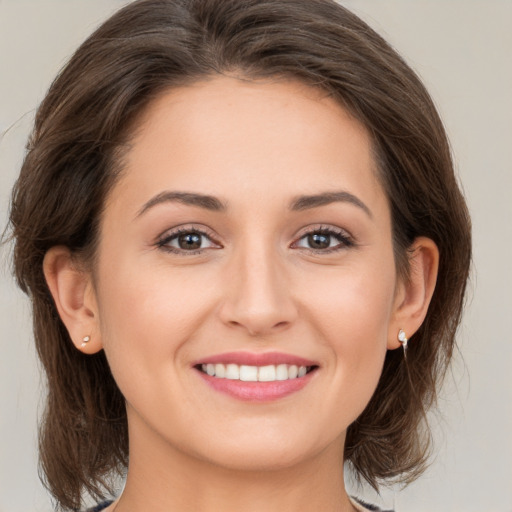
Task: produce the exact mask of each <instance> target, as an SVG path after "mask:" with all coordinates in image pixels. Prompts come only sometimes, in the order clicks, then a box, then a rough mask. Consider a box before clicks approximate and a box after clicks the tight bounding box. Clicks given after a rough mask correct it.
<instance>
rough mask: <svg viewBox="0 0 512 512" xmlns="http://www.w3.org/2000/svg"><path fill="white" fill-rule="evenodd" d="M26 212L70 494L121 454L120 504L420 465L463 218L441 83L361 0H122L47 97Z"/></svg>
mask: <svg viewBox="0 0 512 512" xmlns="http://www.w3.org/2000/svg"><path fill="white" fill-rule="evenodd" d="M11 224H12V228H13V237H14V239H15V242H16V246H15V269H16V276H17V279H18V282H19V284H20V286H21V287H22V289H23V290H25V291H26V292H28V293H29V294H30V296H31V298H32V301H33V309H34V324H35V337H36V343H37V346H38V351H39V355H40V357H41V360H42V363H43V365H44V368H45V370H46V373H47V376H48V403H47V410H46V414H45V417H44V421H43V424H42V428H41V451H40V453H41V464H42V468H43V469H44V472H45V475H46V481H47V484H48V486H49V488H50V490H51V491H52V493H53V495H54V496H55V498H56V499H57V501H58V503H59V504H60V506H61V507H62V508H63V509H71V510H72V509H77V508H78V507H79V506H80V505H81V502H82V495H83V492H84V491H87V492H89V493H90V494H92V495H93V496H96V497H97V498H100V499H102V498H103V496H104V493H105V488H108V478H109V477H110V476H111V475H112V474H113V473H115V472H116V471H117V472H120V473H123V472H124V471H125V470H126V469H127V474H126V485H125V488H124V491H123V493H122V495H121V496H120V497H119V498H118V499H117V500H116V501H115V502H113V503H111V504H110V503H108V502H107V503H104V504H102V505H100V506H99V507H101V509H102V510H106V511H108V512H112V511H113V510H115V511H116V512H125V511H138V510H154V511H159V510H166V511H167V510H205V511H207V510H231V509H233V510H235V509H236V510H239V509H241V508H243V509H248V510H266V511H272V510H277V509H278V508H279V510H291V509H292V508H293V509H296V508H297V507H301V508H302V509H307V510H326V511H330V510H332V511H348V510H366V509H367V508H368V507H365V506H364V505H362V504H361V503H359V502H357V501H355V500H354V499H352V498H350V497H349V496H348V495H347V493H346V491H345V489H344V487H343V484H342V482H343V476H344V474H343V464H342V462H343V461H346V462H348V463H349V465H351V466H352V468H353V470H354V472H355V474H356V475H358V476H359V477H360V478H362V479H364V480H366V481H368V482H369V483H370V484H372V485H373V486H374V487H377V486H378V484H379V483H380V482H382V481H390V480H399V481H402V482H409V481H411V480H413V479H414V478H416V477H417V476H418V475H419V474H420V473H421V470H422V469H423V467H424V465H425V463H426V456H427V448H428V434H426V431H425V428H424V425H423V420H424V417H425V412H426V410H427V409H428V408H429V407H430V406H431V405H432V403H433V401H434V399H435V390H436V385H437V383H438V382H439V381H440V379H441V378H442V376H443V373H444V371H445V370H446V366H447V364H448V362H449V359H450V356H451V352H452V349H453V344H454V335H455V330H456V328H457V325H458V323H459V320H460V314H461V309H462V300H463V296H464V291H465V284H466V279H467V274H468V267H469V261H470V229H469V220H468V216H467V210H466V207H465V204H464V200H463V198H462V196H461V194H460V191H459V189H458V186H457V183H456V180H455V178H454V174H453V168H452V163H451V158H450V152H449V145H448V142H447V139H446V135H445V133H444V130H443V127H442V124H441V122H440V120H439V117H438V115H437V113H436V111H435V108H434V106H433V105H432V102H431V100H430V98H429V96H428V94H427V92H426V91H425V89H424V87H423V85H422V84H421V82H420V81H419V80H418V78H417V77H416V76H415V75H414V73H413V72H412V71H411V70H410V68H409V67H408V66H407V65H406V64H405V63H404V62H403V61H402V60H401V59H400V57H399V56H398V55H397V54H396V53H395V52H394V51H393V50H392V49H391V48H390V47H389V46H388V45H387V44H386V43H385V42H384V41H383V40H382V39H381V38H380V37H379V36H378V35H377V34H375V33H374V32H373V31H372V30H371V29H370V28H369V27H368V26H367V25H365V24H364V23H363V22H362V21H361V20H359V19H358V18H357V17H355V16H354V15H353V14H351V13H350V12H348V11H347V10H346V9H344V8H342V7H340V6H339V5H337V4H336V3H334V2H331V1H329V0H319V1H310V0H279V1H268V2H267V1H256V0H244V1H235V0H232V1H231V0H228V1H226V0H222V1H221V0H181V1H177V0H174V1H171V0H146V1H141V2H134V3H132V4H130V5H128V6H127V7H126V8H124V9H122V10H121V11H119V12H118V13H117V14H115V15H114V16H113V17H112V18H111V19H110V20H108V21H107V22H106V23H105V24H104V25H103V26H102V27H100V28H99V29H98V30H97V31H96V32H95V33H94V34H93V35H92V36H91V37H90V38H89V39H88V40H87V41H86V42H85V43H84V44H83V45H82V46H81V47H80V48H79V49H78V51H77V52H76V54H75V55H74V57H73V58H72V59H71V61H70V62H69V64H68V65H67V66H66V67H65V69H64V70H63V72H62V73H61V74H60V75H59V77H58V78H57V79H56V81H55V82H54V84H53V85H52V87H51V89H50V91H49V92H48V95H47V97H46V99H45V100H44V101H43V103H42V105H41V107H40V109H39V111H38V114H37V118H36V126H35V129H34V133H33V136H32V138H31V141H30V144H29V151H28V153H27V156H26V159H25V162H24V164H23V168H22V171H21V174H20V178H19V181H18V183H17V185H16V187H15V190H14V193H13V203H12V212H11ZM399 348H402V350H397V349H399ZM362 507H363V508H362ZM369 509H370V510H372V508H369Z"/></svg>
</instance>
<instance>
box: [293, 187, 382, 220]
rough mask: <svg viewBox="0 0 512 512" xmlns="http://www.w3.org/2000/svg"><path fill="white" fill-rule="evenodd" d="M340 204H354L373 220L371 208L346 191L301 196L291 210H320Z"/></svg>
mask: <svg viewBox="0 0 512 512" xmlns="http://www.w3.org/2000/svg"><path fill="white" fill-rule="evenodd" d="M338 202H340V203H350V204H353V205H354V206H357V207H358V208H360V209H361V210H363V211H364V212H365V213H366V215H368V217H370V219H373V215H372V212H371V210H370V208H368V206H366V205H365V204H364V203H363V201H361V199H359V198H358V197H356V196H355V195H353V194H351V193H350V192H346V191H344V190H341V191H337V192H324V193H321V194H314V195H310V196H299V197H297V198H295V199H294V200H293V201H292V202H291V205H290V209H291V210H292V211H302V210H309V209H310V208H318V207H320V206H325V205H328V204H331V203H338Z"/></svg>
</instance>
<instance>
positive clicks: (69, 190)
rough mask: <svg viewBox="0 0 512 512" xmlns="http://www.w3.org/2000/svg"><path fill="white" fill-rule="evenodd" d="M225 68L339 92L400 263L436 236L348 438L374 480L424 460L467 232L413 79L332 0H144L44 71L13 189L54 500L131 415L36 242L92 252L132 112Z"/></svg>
mask: <svg viewBox="0 0 512 512" xmlns="http://www.w3.org/2000/svg"><path fill="white" fill-rule="evenodd" d="M233 72H234V73H236V74H237V75H238V76H243V77H244V78H246V79H258V78H265V77H285V78H293V79H295V80H299V81H302V82H304V83H305V84H308V85H310V86H312V87H318V88H321V89H322V90H324V91H325V92H326V93H328V94H329V95H331V96H332V97H333V98H334V99H336V100H337V101H339V103H340V104H341V105H342V106H343V107H344V108H346V109H347V110H348V111H349V112H350V113H351V114H352V115H353V116H354V117H355V118H357V119H358V120H359V121H360V122H362V123H363V124H364V126H365V127H366V129H367V130H368V132H369V134H370V137H371V140H372V143H373V151H374V155H375V160H376V163H377V164H378V165H377V167H378V175H379V178H380V180H381V183H382V185H383V188H384V190H385V192H386V194H387V197H388V200H389V204H390V208H391V215H392V228H393V242H394V253H395V260H396V266H397V270H398V273H399V275H400V276H402V277H403V278H405V279H406V278H407V275H408V253H407V249H408V247H410V245H411V243H412V242H413V240H414V239H415V238H416V237H419V236H426V237H428V238H431V239H432V240H433V241H434V242H435V243H436V244H437V246H438V248H439V251H440V264H439V274H438V282H437V286H436V289H435V292H434V296H433V298H432V302H431V304H430V308H429V310H428V314H427V317H426V319H425V321H424V323H423V325H422V326H421V328H420V329H419V331H418V332H417V333H416V334H415V335H414V338H413V340H412V342H411V343H410V345H409V350H408V357H407V361H405V360H404V358H403V355H402V353H401V351H398V350H396V351H389V352H388V353H387V356H386V359H385V364H384V369H383V373H382V376H381V379H380V382H379V384H378V387H377V389H376V391H375V394H374V395H373V397H372V399H371V401H370V403H369V404H368V406H367V407H366V409H365V410H364V412H363V413H362V414H361V415H360V417H359V418H358V419H357V420H356V421H355V422H354V423H353V424H352V425H351V426H350V427H349V429H348V433H347V438H346V446H345V453H344V460H346V461H349V462H350V463H351V465H352V466H353V468H354V469H355V471H356V473H357V474H358V475H359V476H360V477H362V478H363V479H365V480H367V481H368V482H369V483H370V484H372V485H373V486H374V487H376V486H377V485H378V483H379V482H380V481H382V480H389V479H396V478H398V479H400V480H401V481H404V482H408V481H410V480H412V479H414V478H415V477H416V476H417V475H418V474H419V473H420V472H421V470H422V469H423V467H424V465H425V461H426V456H427V446H428V443H429V434H428V428H425V421H424V420H425V413H426V410H427V409H428V408H429V407H430V406H431V405H432V404H433V402H434V401H435V397H436V388H437V386H438V384H439V382H440V380H441V379H442V377H443V375H444V374H445V371H446V368H447V364H448V362H449V360H450V357H451V355H452V351H453V347H454V337H455V332H456V329H457V326H458V324H459V322H460V317H461V311H462V305H463V298H464V293H465V287H466V281H467V277H468V270H469V265H470V259H471V240H470V238H471V236H470V224H469V217H468V212H467V209H466V205H465V202H464V199H463V197H462V195H461V192H460V190H459V187H458V184H457V180H456V178H455V176H454V171H453V165H452V160H451V154H450V147H449V143H448V140H447V137H446V134H445V131H444V128H443V125H442V123H441V121H440V119H439V116H438V114H437V112H436V109H435V107H434V105H433V102H432V100H431V98H430V97H429V95H428V93H427V91H426V90H425V88H424V86H423V85H422V83H421V81H420V80H419V79H418V77H417V76H416V74H415V73H414V72H413V71H412V70H411V68H410V67H409V66H408V65H407V64H406V63H405V62H404V61H403V60H402V58H401V57H400V56H399V55H398V54H397V53H396V52H395V51H394V50H393V49H392V48H391V47H390V45H389V44H387V43H386V42H385V41H384V40H383V39H382V38H381V37H380V36H379V35H378V34H376V33H375V32H374V31H373V30H372V29H371V28H370V27H369V26H368V25H367V24H365V23H364V22H363V21H361V20H360V19H359V18H358V17H356V16H355V15H354V14H352V13H351V12H349V11H348V10H347V9H345V8H343V7H342V6H340V5H338V4H337V3H336V2H334V1H333V0H140V1H136V2H133V3H130V4H129V5H127V6H126V7H124V8H123V9H121V10H120V11H118V12H117V13H116V14H115V15H113V16H112V17H111V18H110V19H109V20H107V21H106V22H105V23H104V24H103V25H102V26H101V27H100V28H99V29H97V30H96V31H95V32H94V33H93V34H92V35H91V36H90V37H89V38H88V39H87V40H86V41H85V42H84V43H83V44H82V45H81V46H80V48H79V49H78V50H77V51H76V53H75V54H74V55H73V57H72V58H71V60H70V61H69V63H68V64H67V65H66V66H65V68H64V69H63V70H62V72H61V73H60V74H59V76H58V77H57V78H56V80H55V81H54V83H53V84H52V86H51V88H50V90H49V91H48V94H47V96H46V98H45V99H44V101H43V102H42V104H41V106H40V108H39V110H38V112H37V116H36V121H35V127H34V130H33V133H32V135H31V138H30V140H29V143H28V151H27V154H26V157H25V160H24V163H23V167H22V169H21V174H20V176H19V179H18V181H17V183H16V185H15V188H14V191H13V196H12V209H11V217H10V222H11V227H12V234H13V239H14V240H15V249H14V267H15V275H16V278H17V281H18V283H19V285H20V287H21V288H22V289H23V290H24V291H25V292H26V293H28V294H29V296H30V298H31V300H32V305H33V318H34V333H35V341H36V344H37V349H38V353H39V356H40V359H41V361H42V364H43V367H44V370H45V372H46V376H47V387H48V395H47V406H46V411H45V414H44V417H43V419H42V423H41V425H40V461H41V467H42V469H43V472H44V474H45V482H46V484H47V486H48V487H49V489H50V491H51V492H52V493H53V495H54V496H55V498H56V499H57V501H58V503H60V506H61V507H62V508H64V509H76V508H78V507H79V505H80V503H81V496H82V492H83V491H84V490H86V491H88V492H89V493H92V494H93V495H97V496H101V495H102V494H103V493H104V491H105V488H106V487H107V488H108V485H107V483H108V480H107V479H106V478H107V477H108V475H110V474H112V473H113V472H115V471H123V469H124V468H125V467H126V464H127V458H128V440H127V423H126V412H125V407H124V399H123V397H122V395H121V393H120V391H119V389H118V388H117V386H116V383H115V381H114V379H113V377H112V375H111V372H110V369H109V366H108V363H107V360H106V358H105V356H104V354H103V353H102V352H101V353H99V354H96V355H94V356H85V355H83V354H82V353H81V352H79V351H77V350H76V349H75V347H74V346H73V344H72V343H71V340H70V338H69V335H68V333H67V331H66V328H65V327H64V325H63V323H62V322H61V320H60V319H59V315H58V314H57V310H56V307H55V304H54V302H53V300H52V297H51V294H50V292H49V289H48V287H47V284H46V282H45V278H44V275H43V269H42V262H43V258H44V255H45V253H46V252H47V251H48V249H49V248H51V247H52V246H55V245H65V246H67V247H69V248H70V249H71V251H72V252H73V253H75V254H76V255H77V257H79V258H81V260H82V261H85V262H89V263H91V264H92V263H93V261H94V254H95V247H96V242H97V238H98V224H99V218H100V216H101V212H102V207H103V205H104V203H105V198H106V196H107V194H108V193H109V190H110V189H111V188H112V186H113V185H114V183H115V182H116V178H117V176H118V175H119V171H120V169H121V168H122V160H123V159H122V155H123V151H124V150H123V148H124V146H125V143H126V142H127V141H128V140H129V138H130V135H131V133H132V129H133V127H134V123H135V122H136V119H137V117H138V116H139V115H140V114H141V113H142V112H143V111H144V108H145V107H146V106H147V105H148V104H149V102H151V101H152V100H153V99H154V98H156V97H157V96H158V95H159V94H161V93H162V92H163V91H166V90H169V89H171V88H172V87H176V86H182V85H186V84H188V83H192V82H194V81H196V80H199V79H201V78H205V77H208V76H212V75H217V74H222V73H233ZM340 455H341V454H340ZM340 461H341V457H340Z"/></svg>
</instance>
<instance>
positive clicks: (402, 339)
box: [398, 329, 408, 356]
mask: <svg viewBox="0 0 512 512" xmlns="http://www.w3.org/2000/svg"><path fill="white" fill-rule="evenodd" d="M398 341H399V342H400V343H401V344H402V347H403V349H404V356H405V355H406V350H407V341H408V340H407V336H406V335H405V332H404V330H403V329H400V330H399V331H398Z"/></svg>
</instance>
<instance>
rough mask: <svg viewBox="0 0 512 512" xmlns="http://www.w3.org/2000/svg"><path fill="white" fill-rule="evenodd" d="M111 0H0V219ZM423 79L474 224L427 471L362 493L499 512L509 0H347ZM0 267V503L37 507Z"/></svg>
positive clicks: (25, 368) (41, 496)
mask: <svg viewBox="0 0 512 512" xmlns="http://www.w3.org/2000/svg"><path fill="white" fill-rule="evenodd" d="M123 3H125V2H123V1H122V0H73V1H71V0H0V132H1V134H2V136H1V139H0V226H2V227H3V226H4V225H5V219H6V215H7V209H8V202H9V190H10V188H11V186H12V184H13V182H14V180H15V178H16V174H17V171H18V169H19V165H20V162H21V159H22V156H23V151H24V145H25V140H26V137H27V134H28V130H29V129H30V126H31V123H32V120H33V115H34V109H35V107H36V105H37V104H38V103H39V101H40V100H41V99H42V97H43V95H44V93H45V91H46V89H47V88H48V86H49V84H50V81H51V80H52V78H53V77H54V76H55V74H56V73H57V71H58V70H59V68H60V67H61V66H62V65H63V64H64V62H65V61H66V59H67V57H68V56H69V55H70V54H71V53H72V51H73V50H74V49H75V48H76V47H77V45H78V44H79V43H80V42H81V41H82V40H83V39H84V38H85V37H86V36H87V35H88V34H89V33H90V32H91V31H92V30H93V29H94V28H95V27H96V26H97V24H98V23H99V22H101V21H102V20H103V19H105V18H106V17H107V16H108V15H109V14H110V13H111V12H112V11H113V10H115V9H116V8H118V7H119V6H121V5H122V4H123ZM344 4H345V5H347V6H348V7H349V8H351V9H353V10H354V11H355V12H356V13H357V14H359V15H360V16H362V17H363V18H364V19H365V20H367V21H368V22H369V23H370V24H371V25H372V26H373V27H374V28H376V29H377V30H378V31H379V32H380V33H381V34H382V35H384V36H385V37H386V38H387V39H388V40H389V41H390V42H391V43H392V44H393V45H394V46H395V47H396V48H398V49H399V51H400V52H401V53H402V55H404V56H405V58H406V59H407V60H408V61H409V63H410V64H411V65H412V67H413V68H414V69H415V70H416V71H417V72H418V73H419V74H420V76H421V77H422V78H423V79H424V81H425V82H426V84H427V86H428V87H429V89H430V91H431V93H432V95H433V97H434V99H435V101H436V103H437V105H438V106H439V109H440V111H441V115H442V117H443V118H444V120H445V123H446V126H447V129H448V133H449V135H450V137H451V141H452V146H453V152H454V155H455V159H456V161H457V168H458V172H459V175H460V178H461V181H462V183H463V187H464V190H465V193H466V196H467V199H468V202H469V206H470V210H471V213H472V216H473V224H474V269H473V275H472V283H471V286H470V299H469V302H468V307H467V311H466V315H465V319H464V323H463V326H462V329H461V331H460V336H459V342H460V347H461V354H459V356H458V357H457V359H456V361H455V364H454V366H453V371H452V375H451V376H450V378H449V379H448V382H447V385H446V386H445V389H444V391H443V393H442V395H441V398H440V413H437V414H433V415H432V420H433V424H434V427H435V435H436V439H437V444H436V452H435V455H436V457H435V460H434V462H433V464H432V466H431V468H430V470H429V471H428V472H427V473H426V474H425V475H424V476H423V477H422V478H421V479H420V480H419V481H418V482H417V483H414V484H412V485H411V486H409V487H408V488H407V489H405V490H400V489H398V488H391V489H389V490H384V491H383V492H382V495H381V496H380V497H375V496H373V495H372V493H370V492H369V491H368V490H364V491H363V492H364V493H366V494H367V496H368V497H369V498H370V499H375V500H377V501H379V502H380V503H383V504H386V505H387V506H390V507H395V508H396V510H397V512H405V511H409V512H433V511H435V512H458V511H461V512H477V511H478V512H481V511H484V510H485V511H505V512H507V511H508V512H512V405H511V404H512V377H511V373H512V335H511V334H510V329H509V326H508V324H507V322H509V321H510V318H511V317H512V294H511V290H512V229H511V224H512V158H511V151H510V147H511V146H512V130H511V125H512V65H511V62H512V58H511V56H510V53H511V51H512V31H511V29H510V26H511V25H512V23H511V22H512V0H485V1H484V0H480V1H475V0H386V1H383V0H347V1H345V2H344ZM1 256H2V263H3V264H2V265H1V270H0V333H1V334H0V347H1V351H0V512H7V511H8V512H22V511H23V512H26V511H29V510H30V511H49V510H51V504H50V501H49V499H48V497H47V495H46V493H45V491H44V489H43V488H42V486H41V485H40V483H39V481H38V477H37V469H36V457H37V455H36V448H35V445H36V429H35V425H36V418H37V413H38V409H39V407H40V399H41V396H42V393H43V390H42V387H41V383H40V378H39V375H38V367H37V362H36V358H35V355H34V350H33V347H32V343H31V333H30V330H31V321H30V315H29V306H28V303H27V301H26V299H25V298H24V297H23V296H22V294H21V293H20V292H19V291H18V290H17V289H16V288H15V286H14V284H13V281H12V278H11V277H10V275H9V271H8V269H6V261H7V259H8V251H6V250H5V249H4V250H3V251H2V253H1Z"/></svg>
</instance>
